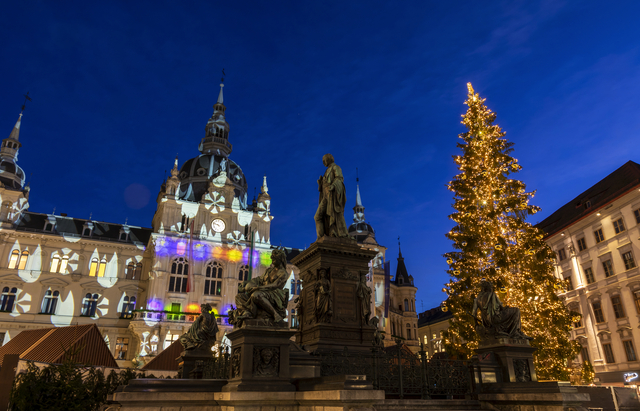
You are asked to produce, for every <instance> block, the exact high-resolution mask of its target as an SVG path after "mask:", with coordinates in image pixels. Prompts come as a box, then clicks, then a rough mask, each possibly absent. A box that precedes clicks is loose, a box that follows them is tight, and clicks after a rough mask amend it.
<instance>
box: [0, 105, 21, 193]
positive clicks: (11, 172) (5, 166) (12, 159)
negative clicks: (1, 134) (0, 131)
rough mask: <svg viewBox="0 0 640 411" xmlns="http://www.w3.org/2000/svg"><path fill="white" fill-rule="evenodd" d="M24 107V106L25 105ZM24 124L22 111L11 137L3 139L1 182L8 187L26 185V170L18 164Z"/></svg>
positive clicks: (18, 187)
mask: <svg viewBox="0 0 640 411" xmlns="http://www.w3.org/2000/svg"><path fill="white" fill-rule="evenodd" d="M23 108H24V106H23ZM21 125H22V112H20V115H19V117H18V121H16V125H15V126H13V130H11V134H9V137H7V138H5V139H4V140H2V147H1V148H0V182H1V183H2V184H4V186H6V187H8V188H13V189H16V190H22V188H23V187H24V171H22V169H21V168H20V167H19V166H18V164H16V162H17V161H18V150H19V149H20V147H22V144H21V143H20V126H21Z"/></svg>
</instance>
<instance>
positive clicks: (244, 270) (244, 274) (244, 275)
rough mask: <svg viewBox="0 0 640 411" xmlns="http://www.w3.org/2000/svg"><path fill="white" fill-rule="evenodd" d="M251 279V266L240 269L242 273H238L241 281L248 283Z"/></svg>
mask: <svg viewBox="0 0 640 411" xmlns="http://www.w3.org/2000/svg"><path fill="white" fill-rule="evenodd" d="M248 279H249V266H248V265H243V266H242V267H240V272H239V273H238V280H239V281H247V280H248Z"/></svg>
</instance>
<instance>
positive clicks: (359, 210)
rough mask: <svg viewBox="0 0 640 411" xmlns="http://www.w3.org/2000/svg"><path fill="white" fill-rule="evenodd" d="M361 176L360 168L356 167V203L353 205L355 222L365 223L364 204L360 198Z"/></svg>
mask: <svg viewBox="0 0 640 411" xmlns="http://www.w3.org/2000/svg"><path fill="white" fill-rule="evenodd" d="M359 182H360V178H359V177H358V168H357V167H356V205H355V207H353V222H354V223H364V206H363V205H362V198H360V184H358V183H359Z"/></svg>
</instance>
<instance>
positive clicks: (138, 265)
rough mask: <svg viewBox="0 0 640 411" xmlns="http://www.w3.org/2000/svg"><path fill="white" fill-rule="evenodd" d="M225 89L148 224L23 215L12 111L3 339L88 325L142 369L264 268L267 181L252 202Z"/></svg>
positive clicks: (1, 188) (0, 268)
mask: <svg viewBox="0 0 640 411" xmlns="http://www.w3.org/2000/svg"><path fill="white" fill-rule="evenodd" d="M222 90H223V89H222V85H221V88H220V94H219V96H218V100H217V102H216V103H215V105H214V107H213V115H212V116H211V118H210V119H209V120H208V122H207V124H206V126H205V137H204V138H202V140H201V141H200V145H199V147H198V148H199V151H200V154H199V155H198V156H197V157H195V158H192V159H190V160H188V161H186V162H184V164H183V165H182V167H180V168H178V160H177V159H176V160H175V162H174V167H173V169H172V170H171V176H170V177H169V178H168V179H167V180H166V181H165V183H163V185H162V187H161V190H160V193H159V194H158V197H157V204H158V205H157V210H156V213H155V215H154V217H153V221H152V228H142V227H135V226H132V225H128V224H112V223H104V222H99V221H94V220H91V219H89V220H84V219H78V218H72V217H68V216H67V215H65V214H60V215H55V213H52V214H40V213H34V212H31V211H28V206H29V205H28V199H29V187H28V185H25V179H24V172H23V170H22V169H21V168H20V167H19V166H18V165H17V154H18V149H19V148H20V146H21V144H20V141H19V134H20V126H21V121H22V113H21V114H20V117H19V119H18V121H17V123H16V125H15V127H14V128H13V130H12V131H11V133H10V136H9V137H8V138H6V139H5V140H3V142H2V147H1V149H0V199H1V201H0V204H1V210H0V224H1V225H0V240H1V241H0V244H1V245H2V248H1V251H0V253H1V255H0V290H2V294H1V295H0V306H1V307H0V339H1V340H2V341H4V342H6V341H8V340H9V339H10V338H11V337H12V336H15V335H16V334H17V333H19V332H20V331H22V330H25V329H35V328H43V327H50V326H51V325H55V326H65V325H70V324H80V325H82V324H91V323H95V324H96V325H97V326H98V327H99V329H100V331H101V333H102V334H103V336H104V338H105V341H106V342H107V344H108V345H109V347H110V349H111V351H112V353H113V355H114V357H115V358H116V360H118V363H119V365H120V366H131V365H132V364H138V365H140V364H141V363H144V362H147V361H148V359H149V357H151V356H153V355H154V354H156V353H158V352H160V351H161V350H162V349H163V348H164V347H166V346H168V345H170V344H171V342H173V341H175V340H176V339H177V338H179V336H180V335H182V334H183V333H184V332H185V331H186V330H187V329H188V327H189V326H190V325H191V322H192V321H193V320H194V319H195V318H196V317H197V313H199V311H200V304H202V303H210V304H211V306H212V307H214V310H215V311H216V312H218V313H221V314H226V312H227V310H228V308H229V307H230V305H231V304H233V303H234V300H235V295H236V293H237V286H238V283H239V282H241V281H243V280H245V279H247V278H249V276H254V277H255V276H259V275H261V274H263V273H264V271H265V268H266V267H268V266H269V265H270V263H271V260H270V252H271V244H270V224H271V220H272V219H273V217H272V216H271V210H270V202H271V198H270V196H269V193H268V191H269V190H268V186H267V179H266V177H264V178H263V181H262V187H261V190H260V194H259V196H258V198H257V199H254V200H253V201H252V202H251V203H248V201H247V182H246V179H245V176H244V174H243V172H242V169H241V168H240V167H239V166H238V164H236V163H235V162H234V161H233V160H231V159H230V158H229V155H230V154H231V151H232V148H233V147H232V145H231V143H230V142H229V124H228V123H227V122H226V119H225V110H226V107H225V106H224V100H223V98H224V97H223V91H222ZM252 237H253V241H251V238H252ZM287 251H288V255H289V257H290V258H291V257H293V256H294V255H295V253H296V252H297V250H287ZM288 271H289V272H290V273H291V277H290V278H289V281H288V282H287V288H289V290H290V296H291V300H293V299H294V298H295V297H296V294H299V290H300V281H299V278H298V273H297V269H296V268H295V266H292V265H290V266H289V267H288ZM294 305H295V304H294V303H293V302H291V303H290V308H293V306H294ZM294 311H295V310H291V309H290V310H289V313H290V314H289V321H290V322H291V323H293V322H295V312H294ZM225 320H226V318H219V322H220V335H219V336H218V338H219V340H221V341H223V340H224V334H225V333H226V332H227V331H228V330H229V329H230V327H229V325H228V324H226V322H225Z"/></svg>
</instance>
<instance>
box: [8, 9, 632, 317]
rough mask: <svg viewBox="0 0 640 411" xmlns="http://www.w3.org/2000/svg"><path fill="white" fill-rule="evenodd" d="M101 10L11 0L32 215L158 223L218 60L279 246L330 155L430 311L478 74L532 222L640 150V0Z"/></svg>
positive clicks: (243, 157)
mask: <svg viewBox="0 0 640 411" xmlns="http://www.w3.org/2000/svg"><path fill="white" fill-rule="evenodd" d="M88 3H91V4H88ZM101 3H102V4H98V2H85V1H82V2H63V3H61V2H57V1H49V2H41V1H21V2H17V1H16V2H3V3H2V6H0V47H1V48H0V54H1V55H2V64H0V90H1V98H0V137H2V138H5V137H6V136H8V135H9V133H10V131H11V128H12V127H13V125H14V123H15V121H16V118H17V115H18V113H19V111H20V105H21V104H22V100H23V99H22V95H23V94H24V93H25V92H26V91H29V92H30V93H31V96H32V97H33V102H31V103H30V104H28V107H27V110H26V112H25V115H24V120H23V127H22V132H21V136H20V137H21V142H22V144H23V147H22V148H21V150H20V156H19V164H20V165H21V166H22V167H23V169H24V170H25V172H26V174H27V175H29V174H30V173H33V176H32V178H31V187H32V191H31V201H30V203H31V210H32V211H36V212H46V213H50V212H51V211H52V210H53V208H54V207H55V208H56V213H61V212H66V213H68V214H69V215H70V216H74V217H79V218H88V217H89V213H91V212H92V213H93V218H94V219H96V220H100V221H108V222H124V221H125V219H126V218H128V221H129V223H131V224H135V225H141V226H146V227H149V226H150V224H151V218H152V217H153V213H154V210H155V197H156V195H157V193H158V189H159V187H160V184H161V182H162V180H163V177H164V170H168V169H170V168H171V167H172V162H173V158H174V157H175V155H176V153H179V155H180V164H182V163H183V162H184V161H185V160H187V159H189V158H191V157H195V156H196V155H197V154H198V151H197V146H198V143H199V141H200V139H201V138H202V137H203V136H204V126H205V123H206V121H207V119H208V118H209V117H210V115H211V113H212V105H213V103H214V102H215V99H216V97H217V95H218V90H219V87H218V84H219V81H220V71H221V69H222V68H224V69H225V71H226V74H227V78H226V80H225V84H226V86H225V104H226V106H227V113H226V114H227V120H228V122H229V124H230V125H231V132H230V141H231V143H232V144H233V145H234V150H233V153H232V154H231V158H232V159H233V160H235V161H236V162H237V163H238V164H240V166H241V167H242V168H243V171H244V172H245V175H246V176H247V179H248V181H249V186H250V187H251V189H250V191H252V188H253V187H254V186H258V187H259V186H260V184H261V181H262V175H263V174H265V173H266V174H267V176H268V182H269V193H270V194H271V196H272V212H273V214H274V215H275V219H274V220H273V222H272V230H271V233H272V235H271V239H272V242H273V243H275V244H279V243H282V244H283V245H286V246H293V247H304V246H305V245H308V244H309V243H311V242H312V241H314V240H315V231H314V224H313V214H314V212H315V208H316V206H317V199H318V195H317V188H316V179H317V178H318V175H320V174H321V173H322V172H323V170H324V168H323V166H322V164H321V157H322V155H323V154H324V153H325V152H331V153H333V154H334V156H335V158H336V162H337V163H338V164H339V165H340V166H341V167H342V169H343V171H344V174H345V179H346V185H347V190H348V191H347V198H348V204H347V213H346V218H347V223H348V224H349V223H350V221H351V217H352V215H351V207H353V205H354V201H355V173H356V167H358V168H359V170H360V188H361V194H362V199H363V202H364V205H365V207H366V210H365V214H366V217H367V220H368V221H369V222H370V223H371V224H372V225H373V227H374V228H375V229H376V231H377V239H378V242H379V243H380V244H382V245H385V246H387V247H389V253H388V255H387V257H388V258H391V259H392V261H393V263H392V266H393V267H394V268H393V270H394V272H395V258H396V257H397V241H396V238H397V237H398V235H400V236H401V238H402V250H403V255H404V257H405V261H406V264H407V268H408V270H409V273H410V274H412V275H413V276H414V277H415V279H416V283H417V286H418V287H419V291H418V296H417V300H418V304H417V305H418V308H420V307H421V304H420V302H421V301H422V302H423V304H424V305H423V306H424V309H428V308H430V307H432V306H435V305H437V304H439V303H440V301H441V300H442V298H443V294H442V292H441V291H440V290H441V288H442V284H443V283H444V282H445V281H446V280H447V274H446V273H445V272H444V270H445V269H446V262H445V261H444V258H442V254H443V253H445V252H447V251H449V250H450V249H451V244H450V242H449V241H448V240H447V239H446V238H445V237H444V234H445V232H447V231H448V230H449V229H450V228H451V227H452V225H453V223H452V221H450V220H448V217H447V216H448V214H450V212H451V204H452V202H453V200H452V193H450V192H448V191H447V189H446V187H445V185H446V183H447V182H448V181H449V179H450V178H451V177H452V176H453V175H454V174H455V173H456V169H455V167H454V164H453V161H452V159H451V156H452V155H455V154H457V153H458V152H457V149H456V146H455V145H456V142H457V135H458V134H459V133H461V132H464V131H465V130H464V127H463V126H462V125H461V124H460V115H461V114H463V113H464V112H465V108H466V106H465V105H463V102H464V100H465V98H466V83H467V82H468V81H471V82H472V83H473V85H474V88H475V89H476V90H477V91H478V92H479V93H480V94H481V96H483V97H486V98H487V104H488V106H489V107H490V108H492V109H493V110H494V111H496V112H497V113H498V120H497V123H498V124H499V125H500V126H502V128H503V129H504V130H505V131H507V138H509V139H510V140H511V141H514V142H515V151H514V156H515V157H516V158H518V159H519V162H520V164H521V165H522V166H523V167H524V169H523V170H522V172H521V173H519V175H516V176H517V177H518V178H520V179H521V180H523V181H524V182H525V183H526V184H527V185H528V188H529V189H536V190H538V194H537V195H536V197H535V198H534V199H533V201H532V203H533V204H536V205H539V206H541V207H542V212H541V213H540V214H538V215H536V216H534V217H533V218H532V219H531V222H532V223H536V222H538V221H540V220H542V219H543V218H544V217H546V216H548V215H549V214H550V213H552V212H553V211H554V210H556V209H557V208H558V207H560V206H561V205H563V204H564V203H566V202H567V201H569V200H571V199H572V198H573V197H575V196H576V195H577V194H579V193H580V192H581V191H583V190H584V189H586V188H588V187H589V186H591V185H592V184H594V183H595V182H596V181H598V180H599V179H601V178H603V177H604V176H605V175H607V174H608V173H610V172H611V171H613V170H614V169H616V168H617V167H619V166H620V165H622V164H623V163H624V162H626V161H627V160H634V161H640V156H638V155H637V150H636V147H637V141H638V137H639V133H638V131H639V128H640V116H639V115H638V111H639V110H640V103H639V101H640V100H639V97H638V96H640V43H639V42H638V39H639V38H640V25H639V24H638V16H639V15H640V2H637V1H626V2H609V3H607V4H606V5H604V4H603V3H601V2H600V3H598V2H582V1H564V2H562V1H557V0H551V1H542V2H540V1H502V2H499V1H496V2H470V1H468V2H442V1H440V2H436V1H427V0H425V1H413V2H382V1H373V0H368V1H347V2H345V1H335V2H315V3H312V2H300V1H291V2H263V1H244V2H233V1H225V2H222V1H215V2H214V1H201V2H196V1H191V2H162V1H147V2H144V1H135V2H131V1H129V2H115V1H112V2H101ZM61 4H64V6H60V5H61ZM3 130H4V131H3ZM2 133H4V136H3V135H2ZM132 185H133V186H132Z"/></svg>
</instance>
